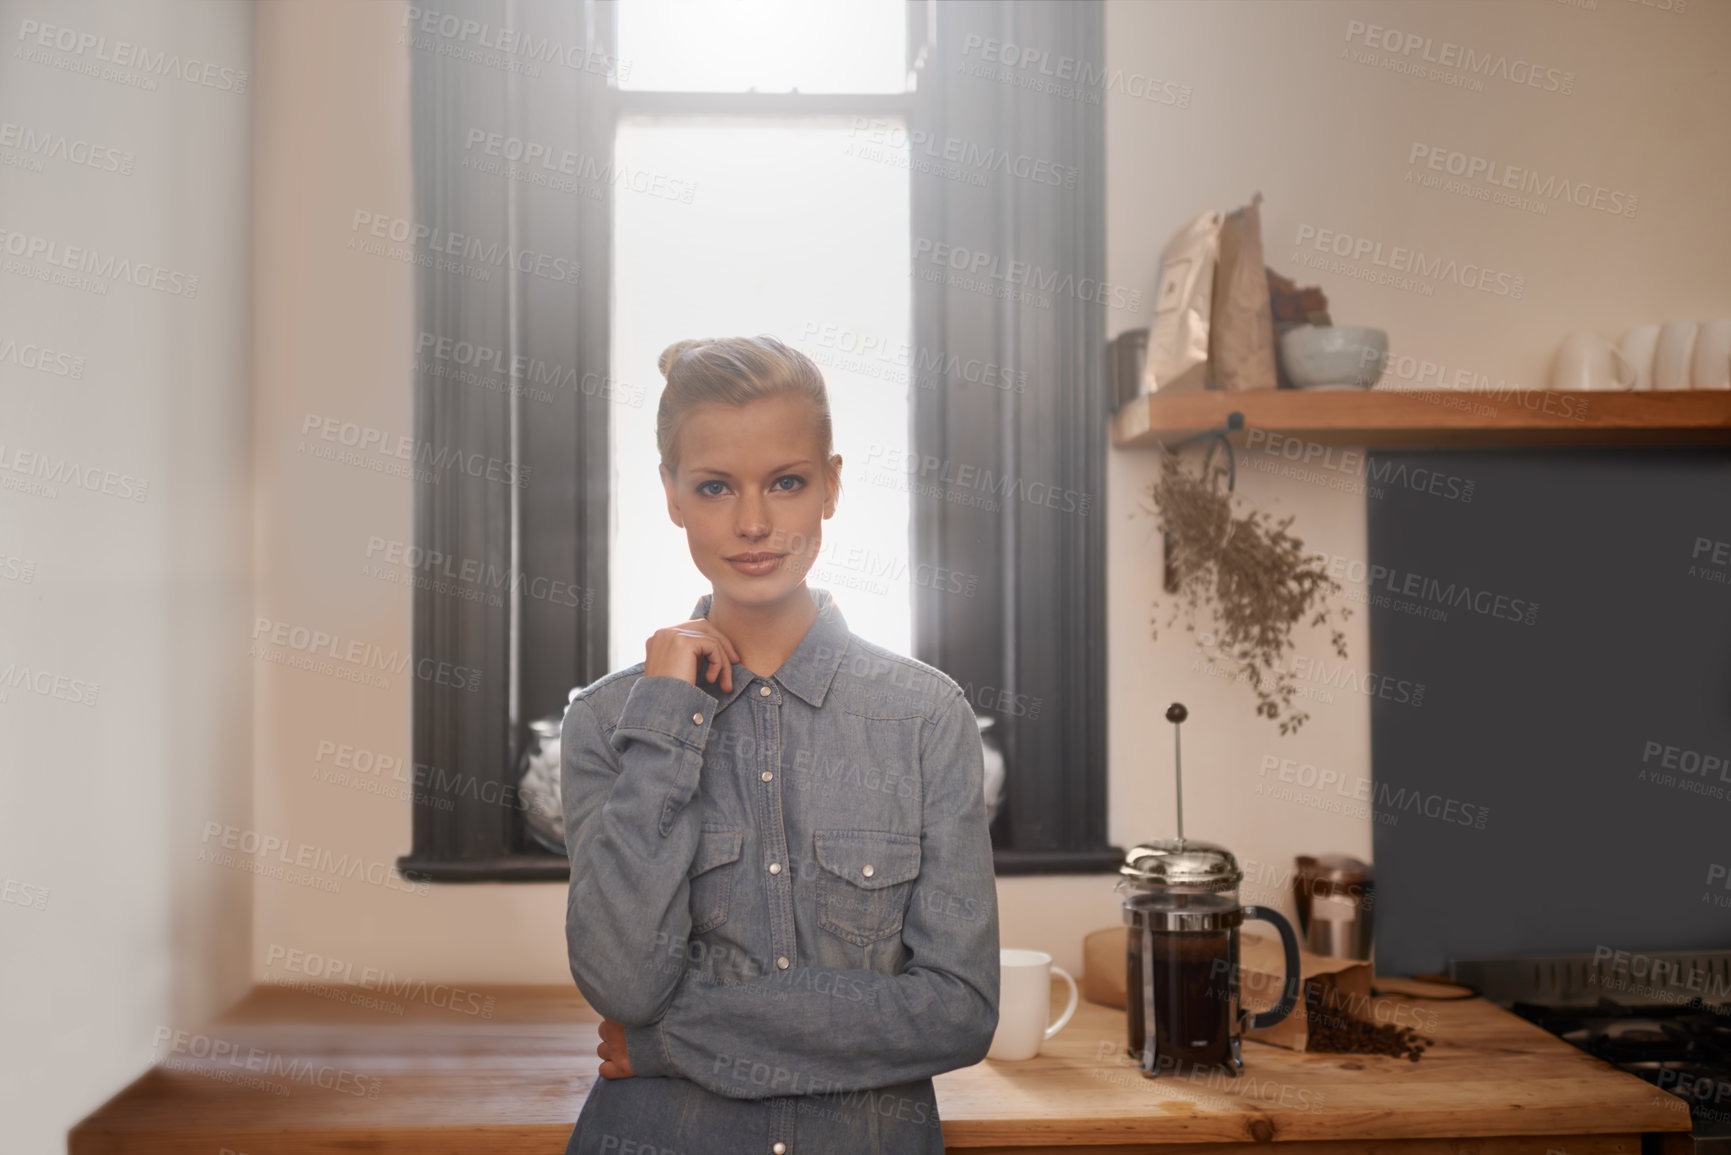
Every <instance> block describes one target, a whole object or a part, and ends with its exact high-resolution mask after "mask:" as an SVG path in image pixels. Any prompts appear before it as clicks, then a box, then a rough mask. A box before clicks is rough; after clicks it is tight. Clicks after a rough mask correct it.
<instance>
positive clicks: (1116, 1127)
mask: <svg viewBox="0 0 1731 1155" xmlns="http://www.w3.org/2000/svg"><path fill="white" fill-rule="evenodd" d="M1054 995H1055V997H1056V991H1055V993H1054ZM1376 1005H1377V1011H1378V1013H1379V1014H1381V1015H1383V1016H1384V1017H1385V1019H1388V1020H1392V1021H1397V1022H1399V1023H1400V1024H1401V1025H1419V1026H1420V1028H1421V1030H1422V1031H1423V1033H1425V1034H1428V1035H1430V1037H1432V1038H1434V1039H1435V1040H1436V1045H1435V1046H1434V1047H1433V1048H1431V1049H1430V1050H1428V1051H1427V1052H1425V1055H1424V1057H1423V1058H1422V1059H1421V1060H1420V1061H1419V1062H1417V1063H1414V1062H1410V1061H1409V1060H1406V1059H1396V1058H1391V1057H1386V1056H1373V1055H1318V1054H1299V1053H1296V1052H1292V1051H1287V1050H1284V1049H1282V1048H1279V1047H1273V1046H1268V1045H1265V1044H1261V1043H1256V1042H1253V1041H1247V1042H1246V1043H1245V1044H1244V1060H1245V1071H1244V1074H1243V1075H1242V1076H1241V1077H1240V1078H1239V1079H1237V1080H1233V1079H1231V1078H1230V1077H1227V1076H1224V1075H1222V1076H1221V1077H1220V1078H1218V1079H1210V1080H1207V1081H1192V1080H1187V1079H1183V1078H1179V1079H1173V1078H1170V1077H1162V1078H1159V1079H1144V1078H1143V1077H1142V1076H1141V1074H1140V1072H1139V1071H1138V1070H1137V1068H1136V1067H1135V1066H1134V1065H1133V1064H1132V1063H1131V1062H1130V1060H1129V1059H1128V1057H1125V1058H1122V1059H1120V1058H1119V1057H1118V1051H1119V1050H1120V1049H1121V1048H1122V1046H1123V1043H1124V1039H1123V1035H1124V1018H1123V1012H1122V1011H1117V1010H1113V1009H1112V1008H1109V1007H1103V1006H1098V1005H1096V1004H1094V1003H1090V1002H1086V1001H1084V1002H1082V1003H1081V1004H1080V1005H1079V1006H1078V1008H1077V1011H1076V1015H1075V1018H1073V1019H1072V1020H1071V1022H1070V1024H1069V1026H1068V1027H1066V1028H1065V1029H1064V1030H1063V1031H1062V1032H1060V1033H1059V1034H1058V1035H1057V1037H1056V1038H1054V1039H1052V1040H1050V1041H1049V1042H1047V1043H1046V1044H1045V1047H1044V1049H1043V1051H1042V1053H1041V1055H1040V1056H1039V1057H1038V1058H1035V1059H1030V1060H1028V1061H1026V1062H1020V1063H994V1062H991V1061H987V1062H983V1063H979V1064H977V1065H975V1066H973V1067H968V1068H965V1069H963V1070H959V1071H951V1072H949V1073H947V1074H944V1075H940V1076H939V1077H938V1078H937V1079H936V1085H937V1094H938V1109H939V1112H940V1114H941V1115H942V1116H943V1120H944V1142H945V1145H946V1146H947V1147H949V1148H951V1149H956V1150H966V1151H969V1152H970V1153H971V1155H993V1153H1000V1155H1003V1153H1008V1152H1015V1153H1017V1155H1036V1153H1038V1152H1042V1151H1052V1150H1060V1149H1066V1148H1072V1147H1088V1148H1091V1149H1092V1151H1093V1152H1094V1155H1133V1153H1140V1152H1154V1151H1160V1152H1172V1151H1176V1150H1188V1151H1197V1150H1201V1149H1202V1147H1203V1145H1204V1144H1206V1145H1207V1146H1206V1150H1207V1151H1208V1152H1209V1153H1210V1155H1236V1153H1237V1152H1239V1151H1241V1150H1243V1149H1246V1145H1249V1144H1260V1143H1267V1142H1269V1141H1280V1142H1290V1143H1293V1144H1295V1146H1292V1147H1290V1148H1287V1150H1289V1151H1290V1152H1291V1153H1292V1155H1306V1153H1311V1152H1318V1153H1320V1152H1327V1153H1329V1155H1335V1153H1337V1152H1348V1151H1364V1152H1371V1151H1375V1152H1378V1153H1380V1155H1393V1153H1397V1152H1413V1153H1415V1155H1417V1153H1421V1152H1422V1153H1424V1155H1441V1153H1443V1152H1449V1151H1458V1150H1461V1149H1462V1147H1461V1146H1460V1145H1459V1144H1457V1143H1451V1142H1448V1141H1449V1140H1461V1139H1465V1140H1469V1141H1471V1143H1472V1146H1471V1150H1473V1151H1474V1152H1476V1153H1477V1155H1504V1153H1514V1152H1532V1153H1533V1155H1546V1153H1547V1152H1553V1151H1555V1152H1565V1153H1566V1155H1639V1153H1640V1152H1641V1149H1642V1147H1641V1133H1642V1132H1644V1131H1646V1132H1672V1133H1674V1134H1673V1135H1672V1136H1670V1137H1669V1142H1670V1143H1675V1142H1676V1140H1677V1139H1678V1138H1684V1139H1685V1141H1686V1135H1687V1132H1688V1129H1689V1118H1688V1113H1687V1111H1686V1109H1685V1107H1684V1104H1683V1102H1682V1100H1681V1099H1677V1098H1675V1097H1673V1096H1671V1095H1668V1094H1666V1093H1664V1092H1662V1091H1659V1090H1657V1089H1655V1088H1653V1087H1651V1086H1649V1085H1648V1084H1646V1083H1644V1082H1642V1081H1641V1080H1640V1079H1637V1078H1635V1077H1634V1076H1633V1075H1628V1074H1625V1073H1623V1072H1621V1071H1618V1070H1616V1069H1615V1068H1613V1067H1611V1066H1609V1065H1608V1064H1605V1063H1602V1062H1600V1061H1599V1060H1597V1059H1594V1058H1592V1057H1590V1056H1588V1055H1586V1054H1583V1053H1582V1052H1580V1051H1577V1050H1575V1049H1574V1048H1573V1047H1571V1046H1569V1045H1568V1044H1567V1043H1564V1042H1563V1041H1561V1040H1560V1039H1557V1038H1554V1037H1553V1036H1551V1035H1549V1034H1547V1033H1545V1032H1544V1031H1542V1030H1540V1029H1539V1028H1537V1027H1535V1026H1532V1025H1531V1024H1529V1023H1527V1022H1525V1021H1524V1020H1521V1019H1519V1018H1517V1017H1516V1016H1514V1015H1511V1014H1509V1013H1507V1012H1505V1011H1502V1010H1500V1009H1498V1008H1497V1007H1495V1006H1494V1005H1492V1004H1490V1003H1487V1002H1485V1001H1484V1000H1483V999H1468V1000H1463V1001H1460V1002H1437V1003H1424V1002H1404V1001H1399V1000H1378V1001H1377V1004H1376ZM1054 1006H1055V1008H1057V1009H1061V1006H1062V1004H1061V1003H1057V1002H1056V1001H1055V1002H1054ZM483 1012H485V1013H486V1014H487V1015H490V1017H484V1014H483ZM1054 1013H1055V1012H1054ZM1428 1014H1434V1015H1435V1016H1436V1017H1435V1028H1434V1030H1429V1029H1426V1027H1427V1026H1428V1020H1426V1021H1425V1022H1423V1023H1421V1022H1419V1021H1418V1018H1417V1017H1418V1016H1423V1015H1428ZM597 1020H598V1016H597V1015H596V1013H595V1012H594V1011H593V1010H591V1009H590V1008H589V1007H588V1006H587V1005H586V1004H585V1003H584V1002H583V1000H582V997H581V996H580V995H579V994H578V993H577V991H576V989H575V988H574V987H570V986H550V987H538V986H537V987H524V986H507V987H481V988H475V989H474V990H472V991H467V990H466V991H461V992H450V991H449V990H448V989H447V988H438V987H423V988H419V989H417V990H415V991H411V992H406V993H405V994H404V995H401V996H396V997H393V996H392V995H391V994H390V993H389V992H384V991H378V990H366V989H363V988H358V987H340V986H320V987H315V988H305V989H298V988H291V987H279V986H268V985H267V986H260V987H255V988H254V989H253V991H252V992H251V994H249V995H248V996H247V998H245V999H244V1000H242V1001H241V1002H240V1003H239V1004H237V1005H236V1006H235V1007H234V1008H232V1009H231V1010H230V1011H229V1012H227V1013H226V1014H224V1015H223V1016H222V1017H221V1018H219V1019H218V1020H217V1021H216V1022H215V1023H213V1024H211V1025H209V1026H207V1027H204V1028H201V1029H199V1030H197V1031H188V1032H187V1034H186V1035H184V1036H174V1037H171V1038H169V1039H167V1040H166V1041H164V1042H163V1043H162V1044H161V1045H160V1046H159V1047H158V1048H157V1051H156V1054H157V1056H158V1059H159V1062H160V1061H162V1060H172V1067H173V1069H170V1067H169V1066H168V1065H166V1064H165V1065H159V1066H156V1067H153V1068H152V1069H151V1070H149V1071H147V1072H145V1073H144V1074H143V1075H141V1076H140V1077H139V1078H138V1079H137V1080H135V1081H134V1082H133V1083H132V1084H130V1085H129V1086H127V1087H126V1088H124V1089H123V1090H122V1091H120V1092H119V1093H118V1094H116V1095H115V1096H114V1098H112V1099H110V1100H109V1101H108V1102H107V1103H105V1104H104V1105H103V1106H102V1107H100V1108H98V1109H97V1110H96V1111H94V1112H92V1113H91V1115H90V1116H89V1117H87V1118H86V1119H85V1120H84V1121H83V1122H81V1123H79V1124H78V1126H77V1127H75V1128H74V1129H73V1130H72V1133H71V1135H70V1139H69V1146H68V1151H69V1155H180V1153H182V1152H185V1153H189V1155H190V1153H196V1155H213V1153H214V1152H218V1151H220V1150H222V1149H224V1148H227V1149H229V1150H231V1151H235V1152H244V1153H245V1155H307V1153H309V1152H319V1151H338V1150H343V1151H355V1150H365V1151H368V1152H373V1153H375V1155H433V1153H435V1152H437V1153H440V1155H444V1153H448V1152H451V1151H457V1150H461V1151H465V1152H470V1151H476V1152H479V1151H487V1152H512V1153H525V1155H527V1153H531V1152H532V1153H535V1155H559V1153H560V1152H562V1151H563V1150H564V1145H565V1141H566V1139H568V1138H569V1137H570V1134H571V1128H572V1125H573V1124H574V1123H575V1122H576V1119H577V1112H578V1111H579V1110H580V1109H581V1108H582V1104H583V1099H584V1096H585V1095H587V1094H588V1091H589V1087H590V1085H591V1084H592V1083H593V1082H594V1081H595V1080H596V1079H597V1078H598V1077H599V1076H597V1075H596V1068H597V1066H598V1065H599V1063H600V1060H599V1059H598V1058H597V1057H596V1055H595V1046H596V1041H597V1040H596V1034H595V1028H594V1023H595V1022H596V1021H597ZM1675 1133H1680V1134H1675ZM1665 1149H1666V1150H1670V1147H1669V1146H1667V1147H1666V1148H1665ZM811 1155H819V1153H811Z"/></svg>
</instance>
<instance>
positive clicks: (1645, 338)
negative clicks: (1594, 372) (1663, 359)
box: [1617, 325, 1659, 389]
mask: <svg viewBox="0 0 1731 1155" xmlns="http://www.w3.org/2000/svg"><path fill="white" fill-rule="evenodd" d="M1658 347H1659V326H1657V325H1636V326H1635V327H1634V328H1633V329H1630V330H1629V331H1628V332H1627V333H1624V334H1623V340H1622V342H1621V343H1620V344H1619V345H1618V346H1617V348H1618V349H1619V350H1621V351H1622V354H1623V359H1624V360H1626V361H1628V362H1629V366H1630V368H1632V369H1634V370H1635V388H1636V389H1651V388H1652V387H1653V353H1654V351H1655V350H1656V349H1658Z"/></svg>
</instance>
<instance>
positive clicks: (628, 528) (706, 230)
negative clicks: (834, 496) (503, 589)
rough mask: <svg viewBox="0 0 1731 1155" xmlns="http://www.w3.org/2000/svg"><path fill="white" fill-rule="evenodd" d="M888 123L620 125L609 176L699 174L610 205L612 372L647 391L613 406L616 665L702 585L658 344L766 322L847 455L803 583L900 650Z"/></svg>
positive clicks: (862, 630)
mask: <svg viewBox="0 0 1731 1155" xmlns="http://www.w3.org/2000/svg"><path fill="white" fill-rule="evenodd" d="M899 2H900V0H897V3H898V5H899ZM816 7H820V8H821V7H826V6H825V5H816ZM888 124H889V125H890V127H891V128H892V129H894V130H896V131H887V132H883V133H881V134H879V135H878V136H877V138H876V139H877V140H878V141H881V140H886V139H887V140H894V141H897V142H900V144H899V145H898V146H897V147H895V148H891V147H888V146H886V145H884V144H882V143H874V144H873V146H872V148H871V149H869V150H868V149H862V148H861V147H860V141H859V137H858V133H857V131H856V130H855V129H854V128H853V126H852V123H851V120H849V121H846V122H839V121H836V120H828V121H823V120H803V119H791V118H787V119H776V120H767V119H757V118H751V119H745V118H733V117H729V118H719V117H717V118H707V119H703V120H683V119H681V120H675V119H670V118H627V119H625V120H622V121H621V122H620V125H619V131H618V136H617V139H616V143H615V162H616V164H617V165H618V168H619V170H620V171H632V172H646V173H659V174H666V175H667V176H669V177H670V178H676V179H677V180H679V181H683V182H690V184H691V185H693V186H695V188H694V192H693V195H692V196H691V197H690V203H685V202H684V200H683V199H682V198H676V197H668V196H657V195H652V193H651V192H634V191H629V190H627V189H625V188H624V187H623V186H621V189H620V192H619V193H618V196H617V199H616V201H615V231H614V254H613V333H612V342H613V344H612V359H613V361H612V373H613V377H614V379H615V380H616V381H618V382H620V383H622V384H623V385H628V386H633V387H637V388H635V389H622V390H621V392H622V394H623V395H625V396H631V395H633V394H634V393H635V394H636V395H639V396H641V397H642V399H643V401H642V405H641V406H633V405H627V404H620V405H615V406H613V407H612V416H613V433H612V452H613V463H614V473H613V478H612V492H613V503H614V504H613V527H612V535H613V536H612V549H611V563H610V577H611V604H610V607H609V613H610V615H611V617H610V629H611V637H612V645H611V653H610V661H611V668H613V669H619V668H620V667H623V666H628V665H631V664H632V663H634V662H639V661H642V660H643V639H644V638H645V637H647V636H648V635H649V634H651V633H653V632H654V631H655V630H657V629H659V628H660V627H662V626H665V625H668V624H671V623H672V622H675V621H679V620H682V619H683V618H684V617H685V616H686V615H687V614H688V613H689V612H690V610H691V606H692V604H693V603H694V602H695V601H696V600H697V598H698V596H699V595H701V594H704V593H707V592H709V585H708V583H707V582H706V581H705V579H704V578H703V575H702V574H701V573H699V572H698V570H697V567H696V566H695V565H694V564H693V563H692V561H691V554H690V551H689V550H688V548H687V546H686V540H685V532H684V530H682V529H680V528H679V527H678V526H676V525H674V524H673V521H672V519H671V518H669V517H668V515H667V504H666V498H665V496H664V493H663V490H662V487H661V480H660V477H659V474H658V466H659V464H660V459H659V457H658V456H657V454H656V449H655V411H656V406H657V404H658V402H659V400H660V396H661V388H662V380H661V375H660V372H659V371H658V369H657V367H656V361H657V358H658V357H659V356H660V354H661V351H662V350H663V349H664V348H666V347H667V346H668V345H670V344H672V343H673V342H674V341H679V340H683V339H686V338H690V337H722V336H755V335H757V334H761V333H769V334H772V335H774V336H777V337H780V338H781V339H782V340H784V341H786V342H787V343H788V344H790V345H793V346H795V347H796V348H799V349H802V350H803V351H804V352H806V353H807V354H808V355H809V356H811V357H812V359H813V360H814V361H816V362H817V364H818V366H819V368H821V369H822V370H823V374H824V380H825V383H826V384H827V386H828V389H829V395H830V411H831V415H832V417H833V419H834V426H835V451H836V452H837V453H840V454H841V455H842V494H841V499H840V501H839V502H838V503H837V506H836V513H835V516H834V517H833V518H831V519H829V520H828V521H825V522H824V523H823V544H822V548H821V551H820V554H819V557H818V561H817V564H816V565H815V566H814V567H813V569H812V570H811V572H810V573H809V574H808V576H807V579H806V580H807V583H808V584H809V585H811V586H814V587H818V588H822V589H828V590H829V591H830V592H831V593H832V594H834V596H835V598H836V602H837V604H838V605H839V606H840V607H841V610H842V613H843V614H844V615H845V616H846V617H847V620H848V625H849V626H850V627H851V628H852V629H853V631H854V632H855V633H858V634H859V635H860V636H862V637H866V638H869V639H871V640H872V641H874V642H877V643H879V644H880V645H884V646H888V647H890V648H892V649H895V650H897V651H898V652H901V653H907V652H908V649H909V644H910V639H911V618H912V615H911V596H910V595H911V583H910V581H909V577H910V573H911V572H912V570H913V565H912V561H911V558H910V556H909V536H908V533H909V524H908V494H907V492H906V482H907V474H906V472H905V470H899V469H896V468H895V467H896V466H897V465H899V464H900V463H902V462H903V461H905V459H906V452H907V440H908V438H907V429H908V388H909V385H908V372H907V370H908V366H907V364H906V360H907V358H906V348H907V343H908V331H909V316H910V312H909V309H910V304H909V297H910V267H909V255H908V254H909V220H908V182H907V161H908V158H907V148H906V143H905V142H906V140H907V135H906V132H905V129H904V127H903V125H902V123H901V121H900V120H899V119H891V120H890V121H889V122H888ZM645 187H646V188H648V189H651V190H652V189H653V188H655V187H657V186H655V185H653V184H646V185H645ZM666 187H674V186H672V185H668V186H666ZM680 187H683V186H680Z"/></svg>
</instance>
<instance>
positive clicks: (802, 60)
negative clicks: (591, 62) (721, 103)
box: [618, 0, 907, 93]
mask: <svg viewBox="0 0 1731 1155" xmlns="http://www.w3.org/2000/svg"><path fill="white" fill-rule="evenodd" d="M618 14H619V60H620V63H621V66H622V69H621V71H622V78H621V80H620V83H619V87H620V88H622V89H649V90H658V91H663V92H793V91H796V90H797V91H799V92H877V93H882V92H902V91H905V90H906V86H907V46H906V38H907V31H906V30H907V13H906V0H623V2H622V3H620V5H619V7H618Z"/></svg>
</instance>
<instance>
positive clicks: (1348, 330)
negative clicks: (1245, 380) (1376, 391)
mask: <svg viewBox="0 0 1731 1155" xmlns="http://www.w3.org/2000/svg"><path fill="white" fill-rule="evenodd" d="M1387 360H1388V334H1387V333H1386V332H1384V331H1383V330H1381V329H1368V328H1365V327H1364V326H1361V325H1298V326H1295V327H1294V328H1291V329H1288V330H1287V331H1286V332H1284V333H1282V334H1281V335H1280V366H1281V368H1283V369H1285V370H1286V377H1287V380H1289V381H1291V382H1292V384H1293V386H1294V387H1295V388H1299V389H1369V388H1370V387H1371V386H1372V385H1375V384H1376V383H1377V381H1378V380H1379V379H1380V378H1381V377H1382V370H1383V366H1384V364H1385V363H1386V362H1387Z"/></svg>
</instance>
